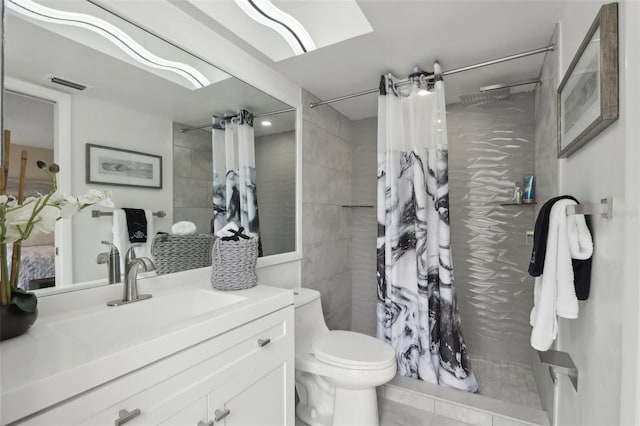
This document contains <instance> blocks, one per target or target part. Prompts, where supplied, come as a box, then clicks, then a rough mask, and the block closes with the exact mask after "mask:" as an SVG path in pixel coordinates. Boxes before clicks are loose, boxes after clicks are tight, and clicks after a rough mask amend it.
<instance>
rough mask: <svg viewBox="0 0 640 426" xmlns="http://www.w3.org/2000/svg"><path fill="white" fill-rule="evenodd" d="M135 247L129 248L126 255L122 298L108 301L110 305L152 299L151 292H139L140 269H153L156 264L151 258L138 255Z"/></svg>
mask: <svg viewBox="0 0 640 426" xmlns="http://www.w3.org/2000/svg"><path fill="white" fill-rule="evenodd" d="M133 249H134V247H131V248H129V250H127V254H126V255H125V262H124V265H125V266H124V268H125V275H124V286H123V292H122V299H117V300H112V301H110V302H108V303H107V305H108V306H118V305H126V304H127V303H133V302H139V301H141V300H146V299H150V298H151V295H150V294H138V270H139V269H140V268H142V270H143V271H145V272H147V271H153V270H154V269H156V266H155V265H154V264H153V262H152V261H151V259H148V258H146V257H136V254H135V252H134V251H133Z"/></svg>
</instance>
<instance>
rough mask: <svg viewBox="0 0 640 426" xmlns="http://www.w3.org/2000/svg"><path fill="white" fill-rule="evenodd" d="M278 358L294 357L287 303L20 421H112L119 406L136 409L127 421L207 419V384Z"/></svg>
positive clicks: (290, 310) (209, 386) (211, 385)
mask: <svg viewBox="0 0 640 426" xmlns="http://www.w3.org/2000/svg"><path fill="white" fill-rule="evenodd" d="M288 322H289V324H290V325H289V326H288V324H287V323H288ZM259 340H260V343H259ZM261 345H262V346H261ZM278 358H280V359H290V360H293V307H291V306H290V307H287V308H285V309H282V310H280V311H277V312H274V313H272V314H270V315H267V316H265V317H263V318H260V319H257V320H255V321H252V322H250V323H248V324H245V325H243V326H241V327H238V328H237V329H234V330H231V331H229V332H227V333H224V334H222V335H220V336H217V337H215V338H212V339H209V340H207V341H204V342H202V343H200V344H198V345H195V346H193V347H191V348H188V349H185V350H183V351H181V352H178V353H176V354H174V355H172V356H170V357H167V358H165V359H163V360H160V361H157V362H155V363H153V364H150V365H148V366H146V367H144V368H142V369H140V370H137V371H134V372H132V373H130V374H127V375H125V376H122V377H120V378H118V379H116V380H113V381H111V382H109V383H106V384H104V385H102V386H99V387H97V388H95V389H93V390H91V391H89V392H86V393H84V394H82V395H80V396H78V397H76V398H73V399H71V400H68V401H67V402H64V403H62V404H61V405H58V406H56V407H55V408H52V409H50V410H47V411H45V412H43V413H42V414H40V415H38V416H35V417H31V418H29V419H27V420H26V421H25V422H22V423H21V424H28V425H47V426H52V425H72V424H83V425H110V426H111V425H113V424H114V422H115V420H116V419H117V418H118V413H119V411H120V410H122V409H126V410H128V411H132V410H134V409H139V410H140V415H138V416H136V417H135V418H133V419H131V420H130V421H128V422H127V423H126V424H127V425H130V426H139V425H148V424H149V425H150V424H153V425H157V424H164V423H163V422H168V423H166V424H181V423H182V424H193V425H194V426H195V425H197V424H198V422H199V421H204V423H205V424H206V421H205V420H206V417H207V402H206V395H207V394H208V393H209V392H211V390H212V389H215V388H216V387H217V386H218V384H223V383H226V382H228V381H229V380H231V379H232V378H233V377H234V376H237V375H238V374H240V372H241V371H243V370H244V369H245V368H246V367H247V365H261V364H263V363H264V362H268V363H269V364H271V365H273V360H277V359H278ZM198 401H200V402H198ZM193 404H195V405H193ZM201 404H203V405H201ZM192 405H193V406H192ZM107 407H108V408H107ZM185 410H186V411H185ZM183 411H184V412H183ZM189 413H194V414H189ZM187 415H188V416H192V415H193V416H194V417H197V418H195V419H194V421H193V423H189V422H185V421H183V419H182V416H187ZM201 415H202V418H199V417H200V416H201ZM174 416H179V417H175V419H174V420H176V419H178V418H180V422H179V423H175V422H173V420H171V419H173V418H174Z"/></svg>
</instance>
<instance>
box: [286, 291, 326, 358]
mask: <svg viewBox="0 0 640 426" xmlns="http://www.w3.org/2000/svg"><path fill="white" fill-rule="evenodd" d="M293 303H294V307H295V343H296V350H298V349H303V348H307V349H308V347H309V346H311V342H312V341H313V339H314V338H315V337H316V336H317V335H318V334H322V333H326V332H327V331H329V329H328V328H327V325H326V324H325V322H324V315H323V314H322V304H321V302H320V292H318V291H317V290H312V289H310V288H297V289H295V290H294V294H293Z"/></svg>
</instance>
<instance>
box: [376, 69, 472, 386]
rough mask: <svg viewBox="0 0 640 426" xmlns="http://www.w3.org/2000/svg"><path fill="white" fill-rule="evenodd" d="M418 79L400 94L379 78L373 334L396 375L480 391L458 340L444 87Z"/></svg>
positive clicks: (418, 76)
mask: <svg viewBox="0 0 640 426" xmlns="http://www.w3.org/2000/svg"><path fill="white" fill-rule="evenodd" d="M434 68H435V84H434V83H428V79H426V78H425V77H426V76H427V74H426V73H424V72H414V74H412V75H411V79H412V84H411V86H404V87H399V86H397V85H396V84H395V82H397V80H396V79H395V78H394V77H392V76H391V75H390V74H389V75H385V76H382V78H381V82H380V96H379V104H378V207H377V220H378V240H377V257H378V266H377V281H378V303H377V317H378V324H377V334H378V338H379V339H381V340H382V341H384V342H386V343H388V344H390V345H391V346H392V347H393V348H394V349H395V351H396V359H397V361H398V373H399V374H402V375H403V376H407V377H413V378H417V379H420V380H424V381H427V382H431V383H439V384H443V385H447V386H451V387H454V388H457V389H461V390H466V391H470V392H477V391H478V383H477V381H476V378H475V376H474V374H473V372H472V371H471V366H470V365H469V360H468V356H467V352H466V345H465V343H464V339H463V337H462V332H461V322H460V315H459V313H458V306H457V301H456V296H455V286H454V279H453V266H452V258H451V246H450V229H449V190H448V145H447V125H446V117H445V114H446V112H445V99H444V83H443V81H442V74H441V72H440V66H439V65H438V64H437V63H436V64H435V66H434Z"/></svg>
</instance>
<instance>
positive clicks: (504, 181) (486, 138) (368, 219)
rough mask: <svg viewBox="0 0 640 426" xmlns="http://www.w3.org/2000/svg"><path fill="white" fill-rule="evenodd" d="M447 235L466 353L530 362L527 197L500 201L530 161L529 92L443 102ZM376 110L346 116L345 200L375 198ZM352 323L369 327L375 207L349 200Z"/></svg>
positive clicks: (372, 314)
mask: <svg viewBox="0 0 640 426" xmlns="http://www.w3.org/2000/svg"><path fill="white" fill-rule="evenodd" d="M447 120H448V122H447V124H448V129H449V132H448V133H449V181H450V183H449V184H450V190H449V194H450V197H451V200H450V203H451V205H450V208H451V216H452V219H451V220H452V244H453V256H454V271H455V279H456V284H457V290H458V293H457V294H458V303H459V306H460V312H461V315H462V330H463V333H464V336H465V339H466V342H467V345H468V347H469V350H470V352H471V353H473V354H474V355H478V356H482V357H485V358H491V359H497V360H505V361H512V362H522V363H526V364H528V363H530V361H531V356H530V350H529V333H530V327H529V325H528V318H529V312H530V310H531V306H532V304H533V282H532V280H531V279H530V277H529V276H528V275H527V272H526V271H527V267H528V263H529V257H530V254H531V245H530V243H528V242H526V241H525V232H526V231H527V230H530V229H533V207H531V206H508V207H502V206H500V204H501V203H508V202H509V201H510V198H511V191H512V189H513V186H514V182H522V176H523V175H527V174H533V171H534V143H533V134H534V114H533V94H531V93H519V94H514V95H512V96H511V99H510V101H508V102H497V103H491V104H486V105H481V106H475V107H465V106H463V105H461V104H453V105H448V106H447ZM376 126H377V119H365V120H360V121H356V122H354V124H353V129H354V136H353V152H354V154H353V201H354V204H366V205H375V201H376V168H377V165H376ZM352 214H353V227H352V233H353V240H352V247H353V249H352V267H351V269H352V274H353V282H352V286H353V290H352V298H353V318H352V328H353V330H354V331H359V332H363V333H367V334H371V335H375V324H376V312H375V300H376V281H375V269H376V258H375V249H376V245H375V235H376V218H375V211H374V209H367V208H359V209H353V213H352Z"/></svg>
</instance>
